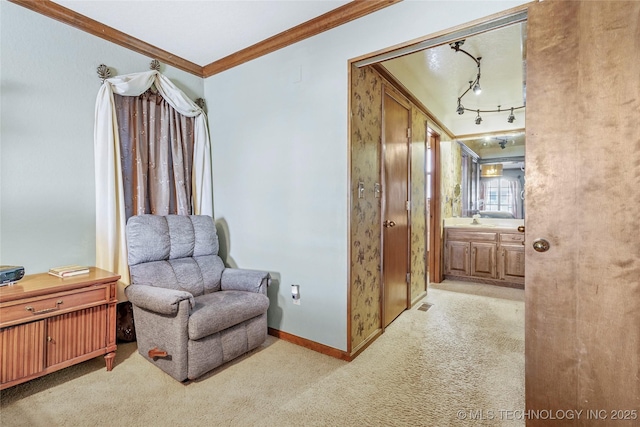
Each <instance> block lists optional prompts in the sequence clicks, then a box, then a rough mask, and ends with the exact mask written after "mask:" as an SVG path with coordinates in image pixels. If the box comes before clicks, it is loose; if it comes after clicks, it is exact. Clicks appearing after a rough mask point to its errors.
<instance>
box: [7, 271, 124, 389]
mask: <svg viewBox="0 0 640 427" xmlns="http://www.w3.org/2000/svg"><path fill="white" fill-rule="evenodd" d="M118 279H120V276H119V275H116V274H113V273H110V272H108V271H105V270H101V269H98V268H91V269H90V271H89V273H87V274H82V275H78V276H73V277H69V278H64V279H60V278H57V277H55V276H52V275H50V274H47V273H43V274H33V275H28V276H25V277H24V278H23V279H22V280H20V281H19V282H17V283H16V284H14V285H7V286H2V287H0V389H5V388H7V387H11V386H14V385H16V384H20V383H23V382H25V381H29V380H31V379H34V378H37V377H40V376H43V375H46V374H48V373H51V372H54V371H57V370H59V369H62V368H66V367H68V366H71V365H74V364H76V363H80V362H83V361H85V360H89V359H92V358H94V357H96V356H100V355H104V356H105V362H106V367H107V370H108V371H110V370H111V369H112V368H113V359H114V358H115V352H116V302H117V300H116V283H117V281H118Z"/></svg>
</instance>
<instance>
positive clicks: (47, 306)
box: [0, 285, 108, 327]
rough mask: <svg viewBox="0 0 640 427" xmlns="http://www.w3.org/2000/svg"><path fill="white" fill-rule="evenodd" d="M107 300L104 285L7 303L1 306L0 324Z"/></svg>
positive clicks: (52, 313)
mask: <svg viewBox="0 0 640 427" xmlns="http://www.w3.org/2000/svg"><path fill="white" fill-rule="evenodd" d="M107 302H108V292H107V286H106V285H105V286H99V287H91V288H86V289H78V290H74V291H70V292H60V293H57V294H53V295H48V296H43V297H38V298H30V299H26V300H21V301H16V302H14V303H7V304H5V305H3V306H2V307H1V309H2V316H0V317H1V318H2V320H1V321H0V326H2V327H5V326H10V325H13V324H16V323H22V322H28V321H31V320H36V319H42V318H45V317H48V316H53V315H56V314H59V313H66V312H68V311H71V310H78V309H80V308H85V307H90V306H92V305H96V304H104V303H107Z"/></svg>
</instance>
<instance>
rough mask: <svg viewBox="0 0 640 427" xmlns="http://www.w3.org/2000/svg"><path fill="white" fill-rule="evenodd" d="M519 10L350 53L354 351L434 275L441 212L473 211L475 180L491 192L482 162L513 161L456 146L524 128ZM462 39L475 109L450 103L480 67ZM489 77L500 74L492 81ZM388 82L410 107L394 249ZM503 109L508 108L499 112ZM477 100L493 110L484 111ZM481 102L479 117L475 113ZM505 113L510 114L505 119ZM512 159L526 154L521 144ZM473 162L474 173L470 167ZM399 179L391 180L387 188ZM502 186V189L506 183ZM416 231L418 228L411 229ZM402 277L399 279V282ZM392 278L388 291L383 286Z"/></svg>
mask: <svg viewBox="0 0 640 427" xmlns="http://www.w3.org/2000/svg"><path fill="white" fill-rule="evenodd" d="M526 15H527V14H526V9H525V8H521V9H517V10H514V11H512V13H510V14H508V15H503V16H500V17H498V18H495V19H492V20H489V21H487V22H485V23H483V24H480V25H475V26H473V27H469V28H465V29H461V30H458V31H455V32H452V33H450V34H446V35H440V36H438V37H434V38H431V39H425V40H423V41H420V42H417V43H415V44H413V45H410V46H405V47H403V48H401V49H396V50H389V51H387V52H384V53H382V54H376V55H375V56H370V57H364V58H359V59H355V60H353V61H351V63H350V75H349V79H350V83H351V84H350V87H351V93H350V97H349V100H350V110H351V120H350V143H349V145H350V154H351V155H350V160H351V168H350V177H351V185H352V191H351V193H350V194H351V197H350V202H351V203H350V206H351V217H350V242H349V243H350V244H349V249H350V253H351V265H350V271H349V274H350V286H349V296H348V304H349V307H348V312H349V318H348V322H347V324H348V328H349V331H348V336H349V341H348V351H349V353H350V354H351V355H352V356H355V355H357V354H358V353H359V352H360V351H362V350H363V349H364V348H366V346H367V345H368V344H369V343H370V342H372V341H373V340H375V338H377V336H379V334H381V333H382V332H383V331H384V328H385V327H386V326H387V325H388V324H389V322H391V321H392V320H393V319H394V318H395V317H397V315H399V313H401V312H402V311H403V310H404V309H408V308H411V307H412V306H414V305H415V304H416V303H418V302H419V301H420V300H421V299H422V298H424V296H425V295H426V293H427V290H428V284H429V282H431V283H439V282H440V281H442V279H443V275H444V271H445V269H444V258H445V257H444V249H443V234H444V225H445V221H446V220H448V219H449V218H464V217H469V220H470V219H471V217H472V216H473V215H475V214H477V210H478V209H477V206H478V205H479V203H480V200H479V197H480V195H481V194H484V193H482V192H481V191H480V189H481V188H486V191H487V193H489V192H491V194H493V193H495V191H494V189H493V184H491V185H484V186H483V183H481V182H480V173H479V171H480V169H481V167H482V166H481V164H489V163H491V164H501V165H502V166H504V165H505V164H507V163H511V160H510V159H507V158H505V157H506V156H498V157H495V158H489V157H487V158H481V156H480V155H477V153H475V154H476V156H475V158H473V157H471V158H472V160H471V163H470V164H467V165H466V166H465V165H463V153H468V152H473V149H472V148H469V146H468V145H467V142H468V141H471V140H477V139H487V138H488V139H487V140H486V144H485V145H489V143H491V142H492V141H490V139H491V138H493V139H495V141H496V142H497V143H504V140H505V139H507V143H506V144H505V145H506V146H507V148H509V149H510V148H511V146H515V145H516V144H515V143H510V142H511V141H510V140H509V138H512V137H514V135H515V134H516V133H522V132H523V130H524V109H521V110H519V109H515V112H514V111H513V110H511V107H513V106H512V105H511V104H514V105H516V104H517V105H518V106H520V103H523V102H524V98H525V92H524V82H525V74H524V72H525V69H526V62H525V60H524V58H525V51H524V46H525V38H526ZM514 35H515V36H514ZM461 40H464V43H466V44H464V48H465V49H466V50H467V51H472V55H475V56H478V57H479V56H482V67H483V69H482V70H483V73H482V86H483V89H484V91H483V92H484V97H483V98H478V99H476V100H473V102H472V100H469V101H467V98H466V97H465V98H464V99H465V102H466V103H467V104H468V107H469V108H473V110H474V111H476V110H477V112H478V114H470V113H469V111H466V114H464V113H463V114H461V113H460V111H459V108H456V107H459V106H460V98H461V93H463V92H465V90H467V91H469V88H470V87H471V83H477V82H474V77H476V72H477V76H478V80H479V78H480V67H479V66H478V67H477V70H476V64H470V63H469V62H464V61H465V60H466V61H468V58H466V57H465V55H462V54H461V53H460V52H459V51H458V50H454V49H453V48H452V47H451V45H452V44H454V43H455V42H458V43H457V45H458V48H459V47H460V45H461V43H460V41H461ZM507 42H508V43H509V44H508V46H507V45H500V48H497V47H496V45H495V44H496V43H507ZM492 43H493V45H492ZM505 49H510V50H509V52H510V53H509V55H505V52H507V50H505ZM512 51H513V52H512ZM517 52H519V56H518V53H517ZM447 55H448V57H447ZM505 57H508V58H509V61H511V62H510V65H509V67H505V65H504V63H497V62H498V61H500V60H503V59H504V58H505ZM514 57H515V58H516V60H515V62H514V59H513V58H514ZM476 62H477V61H476ZM514 64H515V65H514ZM470 65H471V66H470ZM514 67H515V68H516V69H517V71H518V74H517V77H516V78H515V79H514V78H513V77H509V78H507V77H505V74H508V73H512V72H513V70H514ZM514 81H515V83H513V82H514ZM426 82H428V83H426ZM496 82H498V83H499V84H498V85H497V86H496ZM496 87H497V89H495V88H496ZM514 87H515V88H516V89H514ZM389 92H390V93H394V94H395V98H399V97H401V98H402V99H405V100H406V102H407V103H408V107H407V109H406V110H407V111H408V113H405V114H409V116H410V118H409V123H408V125H404V126H405V127H406V128H407V134H406V135H405V141H406V142H405V144H406V145H405V146H406V147H407V152H408V154H407V155H406V164H407V171H406V174H405V175H406V179H405V180H404V181H403V185H404V186H405V187H406V188H407V190H406V195H407V196H406V200H404V202H405V211H404V212H403V218H406V221H407V226H406V227H405V228H404V229H402V234H403V235H404V236H407V239H406V242H407V243H406V245H405V246H404V247H396V246H397V244H396V246H394V249H390V247H387V244H388V242H387V240H389V239H393V238H392V237H391V236H390V234H391V233H390V231H391V230H392V229H393V226H391V224H393V225H394V226H395V225H396V224H398V222H397V221H396V220H394V219H393V218H391V217H390V216H389V215H388V213H389V209H390V206H389V203H391V202H390V201H389V200H388V198H387V196H389V194H387V193H388V192H389V191H391V189H392V188H391V186H389V185H388V184H387V183H386V182H385V180H386V179H387V177H386V176H385V175H384V174H385V167H386V166H385V165H386V163H385V161H386V160H385V158H386V157H387V156H386V155H387V149H386V146H385V138H386V137H387V135H385V128H386V126H389V124H388V123H387V121H386V120H385V109H384V100H385V99H386V97H387V96H388V95H387V94H386V93H389ZM465 93H466V92H465ZM514 93H515V95H513V94H514ZM487 94H488V95H487ZM509 96H511V97H512V99H509V98H508V97H509ZM467 97H468V96H467ZM474 102H477V103H476V104H474ZM482 102H484V103H485V104H487V105H486V106H485V105H484V104H482ZM498 102H499V103H498ZM494 103H495V104H496V105H493V104H494ZM489 104H490V105H489ZM465 107H467V106H465ZM505 109H506V115H505V117H502V115H503V114H502V113H503V112H504V110H505ZM484 110H497V111H496V112H486V113H485V112H483V111H484ZM480 112H482V115H483V117H482V120H478V116H479V115H480ZM510 115H513V116H514V117H513V120H512V119H511V117H510ZM502 122H504V123H502ZM522 135H523V133H522ZM509 143H510V144H509ZM523 147H524V146H523ZM509 151H511V150H509ZM504 153H506V151H503V152H502V154H504ZM418 159H421V160H418ZM519 160H520V161H522V162H523V161H524V148H523V151H522V159H519ZM402 161H403V162H404V161H405V160H402ZM502 166H501V167H502ZM465 167H466V172H467V175H465ZM505 169H506V168H505ZM473 171H475V175H473V176H471V175H472V172H473ZM463 175H465V176H464V180H463ZM465 183H469V184H468V185H465ZM397 187H398V186H393V188H394V189H395V188H397ZM504 187H505V191H506V189H507V186H504ZM498 189H501V187H498ZM418 193H420V196H417V194H418ZM520 194H522V195H524V193H520ZM520 194H519V195H520ZM491 197H493V196H491ZM500 197H501V196H500V195H498V198H500ZM400 198H402V197H400ZM399 200H400V199H399ZM482 202H483V203H484V205H483V206H488V207H489V209H488V210H494V207H495V209H496V210H498V211H503V210H505V209H506V207H505V206H506V205H505V203H506V202H505V203H502V204H495V203H492V202H493V200H486V201H484V200H482ZM393 203H396V204H399V203H400V202H398V201H395V202H393ZM494 205H495V206H494ZM396 208H397V206H396V207H394V208H393V209H396ZM416 212H419V213H416ZM420 221H422V224H423V225H422V224H421V223H420ZM421 227H422V228H421ZM398 230H399V229H396V230H395V231H398ZM417 235H419V236H420V237H419V238H416V236H417ZM399 253H402V254H408V258H409V261H408V262H406V261H405V260H404V259H401V260H399V261H397V263H399V264H402V265H406V270H405V271H404V273H403V272H402V271H400V270H397V271H395V273H394V275H395V278H394V279H391V278H390V277H388V276H387V273H389V269H390V267H388V266H387V263H388V262H389V261H390V258H389V257H390V256H394V257H395V256H397V255H398V254H399ZM420 265H421V266H422V268H420V267H419V266H420ZM396 267H397V266H396ZM396 267H393V268H396ZM403 277H404V279H405V281H404V284H403V285H402V286H400V284H399V282H400V279H401V278H403ZM392 281H395V282H397V283H396V284H393V283H395V282H392ZM416 284H418V286H416ZM390 288H393V289H394V291H393V292H389V291H390ZM400 295H402V296H403V297H404V298H402V297H400ZM390 299H395V300H394V302H393V304H392V305H394V307H395V310H396V311H397V310H400V311H399V312H396V311H393V312H391V313H389V310H390V308H389V304H390V303H391V300H390Z"/></svg>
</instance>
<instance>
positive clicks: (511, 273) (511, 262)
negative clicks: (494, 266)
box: [500, 245, 524, 283]
mask: <svg viewBox="0 0 640 427" xmlns="http://www.w3.org/2000/svg"><path fill="white" fill-rule="evenodd" d="M501 250H502V257H501V258H502V263H501V264H502V265H501V268H500V278H501V279H504V280H508V281H512V282H516V283H524V246H522V245H504V246H502V248H501Z"/></svg>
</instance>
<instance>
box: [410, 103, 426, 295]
mask: <svg viewBox="0 0 640 427" xmlns="http://www.w3.org/2000/svg"><path fill="white" fill-rule="evenodd" d="M411 110H412V111H411V302H412V303H413V302H414V301H415V300H416V299H417V298H419V297H420V296H422V295H423V294H424V292H425V291H426V290H427V237H426V236H427V225H428V224H427V206H426V203H427V193H426V172H427V168H426V161H427V158H426V154H427V153H426V138H427V132H426V130H427V124H426V123H427V116H426V115H425V114H424V113H423V112H422V111H420V110H418V109H417V108H414V107H413V106H412V108H411Z"/></svg>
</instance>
